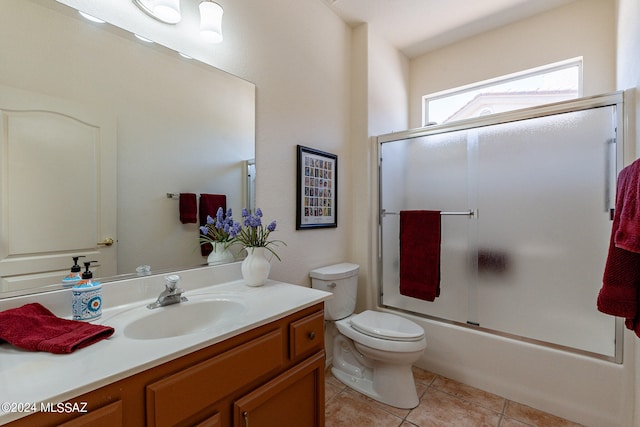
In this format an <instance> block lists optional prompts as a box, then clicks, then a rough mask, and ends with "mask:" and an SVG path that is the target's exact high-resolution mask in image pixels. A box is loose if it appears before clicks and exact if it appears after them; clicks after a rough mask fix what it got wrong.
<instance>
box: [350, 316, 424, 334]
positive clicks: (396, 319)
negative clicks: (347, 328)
mask: <svg viewBox="0 0 640 427" xmlns="http://www.w3.org/2000/svg"><path fill="white" fill-rule="evenodd" d="M350 322H351V327H352V328H353V329H355V330H356V331H358V332H361V333H363V334H366V335H369V336H372V337H374V338H380V339H385V340H392V341H420V340H421V339H422V338H423V337H424V330H423V329H422V328H421V327H420V326H418V325H416V324H415V323H413V322H412V321H410V320H408V319H405V318H404V317H400V316H396V315H394V314H390V313H384V312H380V311H372V310H366V311H363V312H362V313H360V314H356V315H355V316H352V317H351V318H350Z"/></svg>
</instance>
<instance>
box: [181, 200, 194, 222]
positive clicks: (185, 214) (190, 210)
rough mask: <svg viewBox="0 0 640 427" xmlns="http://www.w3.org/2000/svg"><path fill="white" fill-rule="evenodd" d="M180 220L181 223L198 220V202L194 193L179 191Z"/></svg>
mask: <svg viewBox="0 0 640 427" xmlns="http://www.w3.org/2000/svg"><path fill="white" fill-rule="evenodd" d="M180 222H182V223H183V224H190V223H193V224H195V223H196V222H198V204H197V203H196V195H195V193H180Z"/></svg>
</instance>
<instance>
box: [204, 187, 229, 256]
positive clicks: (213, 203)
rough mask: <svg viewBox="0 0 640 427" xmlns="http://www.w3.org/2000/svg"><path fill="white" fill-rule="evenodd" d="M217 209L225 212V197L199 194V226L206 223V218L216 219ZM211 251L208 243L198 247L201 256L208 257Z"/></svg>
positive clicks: (211, 247) (222, 195)
mask: <svg viewBox="0 0 640 427" xmlns="http://www.w3.org/2000/svg"><path fill="white" fill-rule="evenodd" d="M218 208H222V210H223V211H225V212H226V210H227V196H225V195H224V194H201V195H200V212H199V216H200V226H203V225H205V224H206V223H207V216H210V217H211V218H215V217H216V212H218ZM212 250H213V246H211V244H210V243H207V244H206V245H200V253H202V256H208V255H209V254H210V253H211V251H212Z"/></svg>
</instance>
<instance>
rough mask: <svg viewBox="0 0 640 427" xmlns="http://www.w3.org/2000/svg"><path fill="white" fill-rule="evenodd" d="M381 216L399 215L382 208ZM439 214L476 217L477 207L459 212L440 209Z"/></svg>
mask: <svg viewBox="0 0 640 427" xmlns="http://www.w3.org/2000/svg"><path fill="white" fill-rule="evenodd" d="M380 215H381V216H385V215H400V213H399V212H389V211H387V210H386V209H382V211H381V212H380ZM440 215H465V216H471V217H477V216H478V210H477V209H469V210H468V211H461V212H446V211H442V212H440Z"/></svg>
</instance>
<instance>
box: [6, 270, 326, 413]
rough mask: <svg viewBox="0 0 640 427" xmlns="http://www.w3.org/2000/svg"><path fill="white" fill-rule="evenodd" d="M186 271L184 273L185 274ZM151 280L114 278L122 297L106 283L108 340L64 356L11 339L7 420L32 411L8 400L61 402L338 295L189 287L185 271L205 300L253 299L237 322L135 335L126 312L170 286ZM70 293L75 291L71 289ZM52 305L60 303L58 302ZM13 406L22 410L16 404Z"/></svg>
mask: <svg viewBox="0 0 640 427" xmlns="http://www.w3.org/2000/svg"><path fill="white" fill-rule="evenodd" d="M210 268H214V267H210ZM205 270H206V269H205ZM179 274H181V275H182V273H179ZM136 280H139V281H143V280H146V281H147V283H142V282H135V281H136ZM150 280H151V279H149V278H146V279H133V281H132V284H130V285H127V287H124V286H122V285H121V284H117V283H114V285H117V286H118V287H119V289H117V292H118V295H117V296H116V294H115V293H114V292H115V291H114V290H113V289H116V288H113V289H110V290H108V291H107V288H108V287H109V285H111V284H104V285H103V300H104V301H105V302H104V306H105V307H107V308H105V309H103V314H102V317H101V318H100V319H98V320H96V321H94V322H92V323H100V324H105V325H109V326H113V327H114V328H115V333H114V334H113V335H112V336H111V337H110V338H108V339H107V340H103V341H100V342H98V343H96V344H93V345H91V346H88V347H85V348H82V349H79V350H77V351H76V352H74V353H71V354H64V355H59V354H51V353H45V352H30V351H25V350H21V349H19V348H16V347H14V346H12V345H10V344H8V343H3V344H0V424H4V423H7V422H9V421H13V420H15V419H17V418H20V417H23V416H26V415H29V412H27V411H26V410H23V411H21V412H20V411H18V412H6V408H7V407H6V406H5V405H6V403H9V404H11V403H14V404H18V405H23V404H25V403H32V404H34V405H35V407H37V408H39V407H40V404H41V403H44V404H47V403H53V404H57V403H59V402H63V401H65V400H69V399H72V398H73V397H76V396H79V395H81V394H84V393H86V392H89V391H91V390H95V389H97V388H99V387H102V386H104V385H107V384H110V383H113V382H115V381H118V380H120V379H122V378H125V377H128V376H131V375H133V374H136V373H138V372H142V371H144V370H146V369H149V368H152V367H154V366H158V365H160V364H162V363H164V362H167V361H169V360H172V359H175V358H177V357H180V356H183V355H186V354H188V353H192V352H194V351H196V350H199V349H202V348H205V347H208V346H210V345H212V344H215V343H218V342H221V341H224V340H225V339H228V338H230V337H233V336H236V335H239V334H241V333H243V332H246V331H248V330H251V329H253V328H256V327H258V326H261V325H265V324H267V323H270V322H272V321H274V320H277V319H280V318H282V317H285V316H287V315H289V314H292V313H294V312H296V311H298V310H300V309H303V308H306V307H310V306H312V305H314V304H317V303H319V302H322V301H325V300H327V299H328V298H330V297H331V294H330V293H327V292H323V291H320V290H316V289H311V288H307V287H304V286H297V285H291V284H286V283H281V282H275V281H268V282H267V283H266V284H265V285H264V286H261V287H249V286H247V285H246V284H245V283H244V281H242V280H235V281H230V282H225V283H220V284H215V285H213V286H203V287H198V286H197V285H192V286H191V287H188V286H187V283H184V282H186V280H185V279H184V276H183V283H181V285H182V286H183V287H184V288H185V293H184V295H185V296H187V297H189V296H192V297H194V299H198V298H202V297H204V296H205V295H209V296H216V295H221V296H224V295H232V296H233V298H236V299H239V300H241V301H242V302H243V303H244V304H246V307H247V308H246V310H245V311H244V313H243V315H242V316H239V318H238V319H236V320H234V321H233V322H220V324H217V325H216V326H215V327H213V328H211V329H208V330H206V331H201V332H196V333H191V334H188V335H181V336H176V337H171V338H160V339H145V340H139V339H132V338H129V337H127V336H125V335H124V334H123V332H122V330H123V325H124V322H126V321H127V320H129V319H128V316H129V317H130V315H128V314H127V312H128V311H130V309H131V308H134V307H140V306H146V304H148V303H150V302H153V301H155V299H156V297H157V295H155V296H154V297H152V298H148V295H149V294H153V292H155V294H159V291H160V290H162V288H163V287H164V285H163V283H164V280H163V279H162V277H161V276H160V277H157V276H156V277H155V281H154V282H153V283H154V285H153V287H152V289H147V290H145V292H140V291H139V288H140V286H142V287H146V288H149V287H150V286H149V284H148V282H149V281H150ZM158 283H159V284H160V285H159V286H158ZM127 288H128V289H127ZM189 289H191V290H189ZM128 290H130V292H129V294H130V295H138V296H142V298H140V299H136V300H135V301H130V302H128V303H127V304H120V305H117V306H115V307H109V303H108V301H109V298H108V297H112V298H111V299H112V300H114V301H119V302H120V301H121V300H122V299H121V297H122V293H125V295H126V293H127V291H128ZM59 292H64V291H59ZM67 293H70V292H69V291H67ZM144 297H147V298H144ZM34 298H35V299H34ZM48 298H51V296H49V297H48ZM65 298H66V295H65ZM45 299H47V298H45ZM33 301H38V298H37V297H31V298H29V299H28V300H27V299H24V301H18V302H14V303H13V304H12V305H13V306H17V305H18V304H19V303H20V304H19V305H22V304H21V303H27V302H33ZM49 301H52V300H49ZM41 304H43V305H44V306H45V307H47V308H50V309H52V308H51V307H50V306H48V305H47V304H46V302H41ZM186 304H188V303H186ZM50 305H56V304H54V303H53V302H51V304H50ZM59 305H60V304H58V306H59ZM6 308H8V307H7V306H6V304H5V306H4V307H3V305H2V304H0V310H4V309H6ZM163 309H171V306H169V307H161V308H157V309H155V310H163ZM145 310H146V308H145ZM155 310H154V311H155ZM52 311H54V313H55V314H57V315H59V316H61V317H65V316H64V313H62V314H60V313H59V312H56V310H54V309H52ZM58 311H60V310H58ZM5 402H6V403H5ZM13 409H14V410H15V409H16V405H14V408H13Z"/></svg>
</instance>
